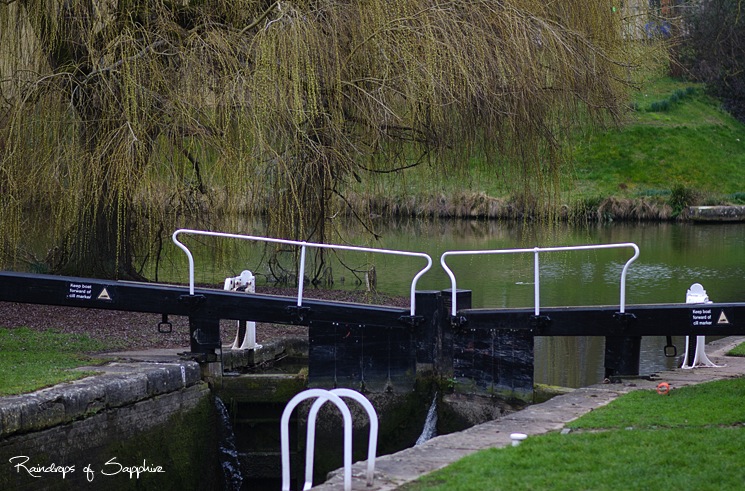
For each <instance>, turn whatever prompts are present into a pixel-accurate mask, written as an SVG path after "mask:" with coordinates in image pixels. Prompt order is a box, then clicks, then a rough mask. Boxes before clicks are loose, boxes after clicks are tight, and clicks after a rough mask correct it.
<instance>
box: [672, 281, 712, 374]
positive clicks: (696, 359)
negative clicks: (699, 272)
mask: <svg viewBox="0 0 745 491" xmlns="http://www.w3.org/2000/svg"><path fill="white" fill-rule="evenodd" d="M686 303H698V304H707V303H712V302H711V300H709V296H708V295H707V294H706V290H704V287H703V286H701V284H700V283H694V284H693V285H691V288H689V289H688V292H687V293H686ZM709 315H710V313H709ZM685 343H686V351H685V355H684V356H683V365H681V367H680V368H684V369H691V368H699V367H714V368H716V367H719V366H720V365H716V364H714V362H713V361H711V360H710V359H709V357H708V356H706V336H696V351H695V353H694V354H693V359H692V360H691V362H690V364H689V363H688V360H689V358H690V357H691V354H690V353H689V352H688V336H686V341H685Z"/></svg>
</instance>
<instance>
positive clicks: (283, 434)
mask: <svg viewBox="0 0 745 491" xmlns="http://www.w3.org/2000/svg"><path fill="white" fill-rule="evenodd" d="M313 397H317V398H319V399H320V400H322V401H323V402H326V401H331V402H333V403H334V405H336V407H337V408H339V411H341V414H342V417H343V418H344V491H350V490H351V489H352V414H351V413H350V412H349V408H348V407H347V405H346V404H345V403H344V401H342V400H341V397H339V396H338V395H336V394H334V393H332V392H331V391H328V390H324V389H308V390H306V391H304V392H301V393H299V394H296V395H295V397H293V398H292V399H290V402H288V403H287V406H285V409H284V411H283V412H282V419H281V420H280V430H279V433H280V446H281V451H282V491H289V489H290V416H291V415H292V411H293V410H294V409H295V407H296V406H297V405H298V404H300V403H301V402H303V401H304V400H305V399H310V398H313ZM308 424H311V422H310V421H309V422H308ZM312 424H313V425H315V421H313V423H312ZM308 433H309V435H310V431H309V432H308ZM313 433H314V434H315V428H314V429H313ZM306 445H308V446H309V447H311V451H312V447H314V446H315V442H311V441H308V442H306ZM311 476H312V474H311ZM311 480H312V477H311ZM310 487H311V486H310V485H309V483H308V482H306V483H305V486H304V487H303V489H304V490H306V489H310Z"/></svg>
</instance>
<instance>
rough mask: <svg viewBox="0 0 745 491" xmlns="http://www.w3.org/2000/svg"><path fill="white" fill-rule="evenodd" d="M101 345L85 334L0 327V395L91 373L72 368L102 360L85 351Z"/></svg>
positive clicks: (19, 392) (20, 391) (101, 347)
mask: <svg viewBox="0 0 745 491" xmlns="http://www.w3.org/2000/svg"><path fill="white" fill-rule="evenodd" d="M104 348H105V347H104V345H103V343H101V342H98V341H95V340H93V339H91V338H89V337H87V336H73V335H70V334H63V333H58V332H54V331H44V332H39V331H33V330H31V329H28V328H25V327H21V328H17V329H6V328H0V354H2V356H0V373H2V374H3V376H2V379H0V396H6V395H13V394H23V393H25V392H31V391H34V390H38V389H41V388H44V387H49V386H52V385H55V384H58V383H60V382H68V381H71V380H76V379H79V378H83V377H86V376H88V375H91V373H88V372H84V371H76V370H72V369H73V368H75V367H80V366H85V365H90V364H93V363H101V360H100V359H98V360H93V359H92V358H90V357H88V356H87V355H86V354H85V353H91V352H94V351H101V350H103V349H104Z"/></svg>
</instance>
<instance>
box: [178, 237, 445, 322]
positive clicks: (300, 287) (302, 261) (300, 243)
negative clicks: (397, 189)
mask: <svg viewBox="0 0 745 491" xmlns="http://www.w3.org/2000/svg"><path fill="white" fill-rule="evenodd" d="M181 234H191V235H204V236H209V237H223V238H228V239H241V240H252V241H256V242H269V243H275V244H287V245H294V246H298V247H300V271H298V295H297V306H298V307H302V304H303V282H304V278H305V251H306V248H308V247H314V248H318V249H339V250H346V251H357V252H370V253H375V254H389V255H395V256H408V257H419V258H422V259H425V260H426V261H427V265H426V266H425V267H424V268H422V269H421V270H420V271H419V272H418V273H417V274H416V275H415V276H414V278H413V279H412V280H411V290H410V293H411V302H410V311H411V316H412V317H413V316H414V315H415V313H416V306H415V302H416V298H415V296H416V284H417V281H419V278H421V277H422V275H423V274H424V273H426V272H427V271H429V269H430V268H431V267H432V258H431V257H430V256H429V254H425V253H423V252H411V251H397V250H393V249H375V248H372V247H359V246H346V245H339V244H321V243H317V242H305V241H297V240H288V239H277V238H273V237H258V236H253V235H242V234H230V233H225V232H212V231H208V230H193V229H186V228H183V229H178V230H176V231H175V232H174V233H173V236H172V238H173V242H174V243H175V244H176V246H178V247H179V248H180V249H181V250H183V251H184V252H185V253H186V256H187V258H188V260H189V294H190V295H194V256H193V255H192V253H191V251H190V250H189V248H188V247H186V245H184V244H183V243H182V242H180V241H179V240H178V236H179V235H181Z"/></svg>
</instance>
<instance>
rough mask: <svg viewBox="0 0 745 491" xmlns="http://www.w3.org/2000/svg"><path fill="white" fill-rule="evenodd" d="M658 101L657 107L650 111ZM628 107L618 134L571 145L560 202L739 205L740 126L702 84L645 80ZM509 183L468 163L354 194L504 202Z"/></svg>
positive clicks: (374, 182)
mask: <svg viewBox="0 0 745 491" xmlns="http://www.w3.org/2000/svg"><path fill="white" fill-rule="evenodd" d="M661 101H666V102H665V104H662V105H663V106H664V107H663V108H659V107H657V106H659V105H660V104H659V103H660V102H661ZM655 103H658V104H657V105H656V106H655V107H653V106H654V105H655ZM630 106H633V107H635V108H637V109H636V110H632V111H630V113H629V114H628V117H627V119H626V121H625V122H624V123H623V124H622V126H621V127H619V128H613V129H609V130H605V131H587V132H583V134H582V135H579V134H578V136H577V138H576V140H575V141H574V142H572V143H571V144H570V147H571V148H570V151H569V154H568V155H569V161H570V163H569V164H568V167H567V168H566V170H565V172H563V173H562V179H563V185H562V188H563V189H564V193H565V194H564V196H562V201H563V202H565V203H568V204H572V203H575V202H578V201H582V200H585V201H586V200H588V199H592V200H596V201H598V200H602V199H603V198H606V197H611V196H613V197H617V198H640V197H651V198H655V199H660V200H662V201H665V202H666V201H667V198H668V197H669V196H670V195H671V192H672V190H673V189H675V188H676V187H677V188H689V189H692V190H694V191H695V192H696V196H697V200H698V202H699V204H715V203H732V204H738V203H743V202H745V125H744V124H742V123H740V122H738V121H737V120H735V119H734V118H733V117H732V116H731V115H729V114H728V113H727V112H725V111H723V110H722V109H721V107H720V103H719V101H718V100H716V99H714V98H712V97H710V96H708V95H707V94H706V92H705V89H704V87H703V86H702V85H701V84H696V83H692V82H686V81H683V80H678V79H674V78H670V77H667V76H654V77H648V78H647V80H645V82H644V86H643V88H642V89H641V90H640V91H638V92H634V93H633V94H632V100H631V101H630ZM516 179H517V178H516V177H515V176H511V175H510V172H509V171H505V170H504V169H501V168H500V169H497V168H494V167H492V166H490V165H487V164H486V163H485V161H484V160H483V159H482V158H479V157H475V158H473V159H472V160H471V161H469V163H468V165H465V166H464V165H455V164H453V165H452V166H450V167H449V168H445V169H443V168H441V167H436V166H433V167H430V166H428V165H420V166H418V167H416V168H414V169H409V170H408V171H406V172H405V173H404V174H403V175H400V174H388V175H377V176H375V175H373V176H367V177H366V178H365V179H364V184H361V185H359V188H355V189H353V190H354V191H356V192H360V193H361V194H373V195H378V196H382V197H388V198H389V199H405V198H406V197H409V196H412V194H414V195H420V196H429V195H435V196H437V195H442V196H444V197H446V198H449V197H452V196H458V195H461V194H463V193H466V194H468V193H485V194H487V195H489V196H493V197H497V198H504V199H509V198H510V197H512V196H514V193H515V191H516V188H515V182H516ZM363 188H366V189H363Z"/></svg>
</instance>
